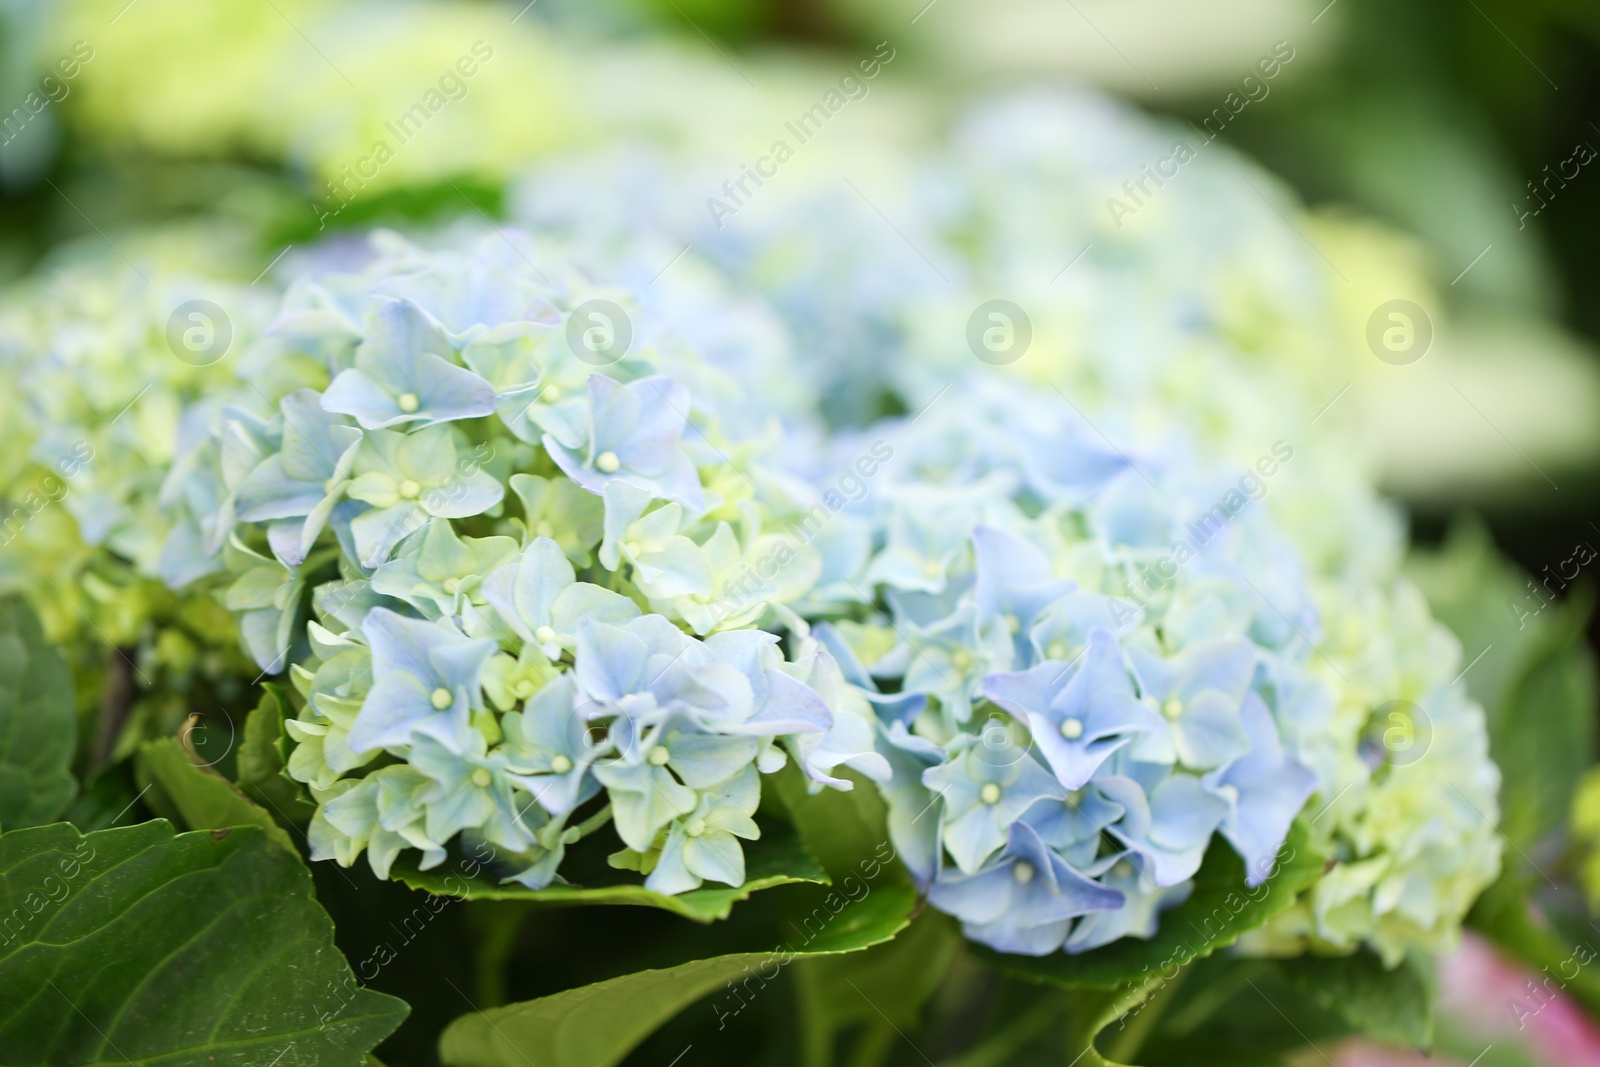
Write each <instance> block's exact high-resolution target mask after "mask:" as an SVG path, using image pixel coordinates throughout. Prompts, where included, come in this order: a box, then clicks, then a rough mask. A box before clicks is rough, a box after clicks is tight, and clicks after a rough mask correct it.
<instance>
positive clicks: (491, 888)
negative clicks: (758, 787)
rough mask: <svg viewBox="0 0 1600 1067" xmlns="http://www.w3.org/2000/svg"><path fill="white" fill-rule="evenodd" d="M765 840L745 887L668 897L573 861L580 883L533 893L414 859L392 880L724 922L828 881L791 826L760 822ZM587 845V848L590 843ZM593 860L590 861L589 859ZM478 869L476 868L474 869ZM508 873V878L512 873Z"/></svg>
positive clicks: (469, 895)
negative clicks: (743, 905)
mask: <svg viewBox="0 0 1600 1067" xmlns="http://www.w3.org/2000/svg"><path fill="white" fill-rule="evenodd" d="M760 826H761V838H760V839H759V840H757V841H751V842H747V843H746V844H745V846H744V852H745V883H744V884H743V885H741V886H738V887H732V886H711V885H707V886H705V887H703V888H700V889H694V890H690V891H689V892H687V893H680V894H678V895H677V896H667V895H666V894H663V893H656V892H653V891H651V890H649V889H646V888H645V887H644V886H643V885H642V884H641V883H640V882H639V876H638V875H636V874H633V873H631V872H627V871H618V870H612V869H609V868H607V867H605V866H604V865H603V864H600V863H595V862H589V863H587V864H585V863H584V862H583V857H572V859H574V860H576V862H575V863H574V862H569V863H567V864H564V865H563V871H564V872H565V873H566V874H567V876H568V877H570V878H572V879H573V880H574V881H575V882H576V883H577V884H573V885H553V886H549V887H547V888H545V889H529V888H527V887H526V886H523V885H519V884H517V883H516V882H504V881H501V880H500V879H499V878H497V877H495V873H496V872H494V871H491V870H490V869H489V868H487V867H485V868H483V869H482V870H478V871H476V872H475V874H474V875H473V876H471V877H469V876H467V875H465V874H463V873H462V865H461V864H444V865H441V866H439V867H435V868H433V869H432V870H428V871H423V870H418V869H417V866H416V861H415V859H414V858H402V859H401V860H400V861H399V862H397V863H396V864H395V865H394V871H393V877H394V878H396V879H398V880H399V881H401V882H404V883H405V884H406V885H408V886H410V887H412V888H413V889H422V890H426V891H427V892H429V893H432V894H434V895H435V896H441V897H464V898H466V899H468V900H527V901H533V902H537V903H540V904H548V905H555V906H568V907H571V906H576V905H584V904H632V905H637V906H641V907H647V908H660V909H661V910H663V911H670V912H672V913H673V914H675V915H681V916H683V917H684V918H686V919H693V920H695V921H696V922H707V923H708V922H714V921H716V920H718V919H726V918H727V917H728V913H729V912H730V911H732V910H733V906H734V905H735V904H737V903H738V902H739V901H741V900H746V899H748V898H749V896H750V894H752V893H755V892H757V891H759V890H762V889H770V888H771V887H773V886H779V885H788V884H791V883H794V882H822V883H826V882H827V881H828V875H827V872H825V871H824V870H823V869H822V868H821V867H820V866H818V864H817V861H816V860H815V859H814V858H812V856H811V854H810V853H809V852H807V851H806V849H805V846H804V845H802V844H801V843H800V838H799V836H798V835H797V834H796V833H795V831H794V828H793V827H792V826H790V825H789V824H787V823H785V822H783V821H781V820H777V819H762V820H760ZM583 844H585V845H588V844H589V842H587V841H586V842H584V843H583ZM591 859H592V857H591ZM472 866H473V867H477V866H478V865H477V864H472ZM506 873H510V871H509V870H508V871H507V872H506Z"/></svg>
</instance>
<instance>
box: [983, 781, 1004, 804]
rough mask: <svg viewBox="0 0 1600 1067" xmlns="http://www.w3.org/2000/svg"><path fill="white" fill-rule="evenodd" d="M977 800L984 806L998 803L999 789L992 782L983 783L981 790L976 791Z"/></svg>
mask: <svg viewBox="0 0 1600 1067" xmlns="http://www.w3.org/2000/svg"><path fill="white" fill-rule="evenodd" d="M978 799H979V800H981V801H983V802H984V803H985V804H998V803H1000V787H999V786H997V785H995V784H994V783H993V782H985V783H984V786H983V788H982V789H980V790H978Z"/></svg>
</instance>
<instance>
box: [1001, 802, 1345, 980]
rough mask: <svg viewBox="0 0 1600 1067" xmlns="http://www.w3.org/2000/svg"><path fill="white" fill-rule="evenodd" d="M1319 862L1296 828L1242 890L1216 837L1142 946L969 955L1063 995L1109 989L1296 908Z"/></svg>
mask: <svg viewBox="0 0 1600 1067" xmlns="http://www.w3.org/2000/svg"><path fill="white" fill-rule="evenodd" d="M1324 866H1325V862H1324V859H1323V857H1322V856H1321V855H1320V854H1319V853H1318V852H1317V850H1316V849H1315V848H1314V847H1313V846H1312V843H1311V835H1310V833H1309V831H1308V830H1307V829H1306V827H1305V826H1304V825H1303V824H1302V823H1301V822H1300V821H1298V820H1297V821H1296V822H1295V824H1294V825H1293V826H1292V827H1290V829H1289V836H1288V839H1287V840H1286V841H1285V842H1284V845H1283V848H1281V849H1280V850H1279V852H1278V862H1277V867H1276V869H1275V870H1274V871H1273V873H1272V876H1271V877H1270V878H1268V879H1267V880H1266V881H1265V882H1263V883H1262V884H1261V885H1258V886H1256V887H1255V888H1254V889H1251V888H1248V887H1247V886H1246V885H1245V870H1244V861H1242V860H1241V859H1239V857H1238V855H1237V854H1236V853H1235V852H1234V851H1233V849H1232V848H1230V847H1229V846H1228V844H1227V843H1226V842H1225V841H1223V840H1222V839H1221V838H1220V837H1219V838H1217V839H1215V840H1213V841H1212V843H1211V847H1210V848H1209V849H1208V850H1207V851H1206V857H1205V861H1204V862H1203V863H1201V865H1200V870H1199V871H1198V872H1197V873H1196V874H1195V878H1194V892H1192V893H1191V894H1190V895H1189V899H1188V900H1186V901H1184V902H1183V903H1182V904H1179V905H1178V906H1177V907H1175V908H1172V909H1170V910H1169V911H1166V912H1164V913H1163V914H1162V916H1161V924H1160V927H1159V929H1157V931H1156V934H1155V936H1154V937H1152V938H1150V939H1149V940H1148V941H1143V940H1139V939H1138V938H1123V939H1122V940H1120V941H1115V942H1112V943H1111V944H1109V945H1105V946H1104V947H1102V948H1097V949H1093V950H1092V951H1089V952H1084V953H1081V954H1079V955H1076V956H1069V955H1067V954H1066V953H1064V952H1058V953H1054V954H1052V955H1049V956H1039V957H1032V956H1014V955H1008V954H1006V953H1001V952H995V951H993V950H992V949H987V948H982V947H978V948H976V949H975V951H976V953H977V954H978V956H979V958H980V959H983V960H985V961H987V962H988V963H989V964H991V965H992V966H994V967H997V968H999V969H1000V970H1003V971H1006V972H1007V973H1010V974H1014V975H1017V976H1018V977H1021V978H1029V979H1032V980H1034V981H1038V982H1049V983H1052V984H1054V985H1059V986H1064V987H1066V988H1069V989H1115V988H1117V987H1119V986H1124V985H1127V984H1130V983H1139V982H1144V981H1146V980H1148V979H1150V978H1151V977H1152V976H1154V975H1156V974H1163V973H1168V972H1170V971H1171V970H1172V969H1174V968H1178V967H1182V966H1183V965H1184V964H1186V963H1188V962H1189V961H1191V960H1195V959H1201V958H1204V957H1206V956H1209V955H1211V954H1212V953H1213V952H1215V951H1216V950H1217V949H1219V948H1222V947H1224V946H1226V945H1231V944H1232V943H1233V942H1234V941H1237V940H1238V939H1239V937H1240V936H1241V935H1243V934H1245V933H1247V932H1248V931H1250V930H1254V929H1255V928H1256V927H1258V926H1261V925H1262V924H1263V923H1265V922H1266V921H1267V920H1268V919H1270V918H1271V917H1272V916H1274V915H1276V914H1277V913H1278V912H1280V911H1282V910H1284V909H1285V908H1287V907H1288V906H1289V905H1290V904H1292V903H1294V899H1295V897H1296V895H1297V894H1299V892H1300V890H1302V889H1304V888H1305V887H1306V886H1308V885H1310V884H1311V883H1312V882H1314V881H1316V879H1317V878H1318V877H1319V876H1321V874H1322V872H1323V868H1324Z"/></svg>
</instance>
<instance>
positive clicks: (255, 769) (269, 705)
mask: <svg viewBox="0 0 1600 1067" xmlns="http://www.w3.org/2000/svg"><path fill="white" fill-rule="evenodd" d="M261 689H262V693H261V702H260V703H259V704H257V705H256V707H255V710H253V711H251V712H250V714H249V716H248V717H247V718H246V719H245V721H244V740H243V741H242V742H240V744H239V757H238V761H237V767H236V770H235V777H236V778H237V779H238V785H239V789H240V790H241V791H243V792H244V794H245V795H246V796H248V797H249V798H250V799H252V800H254V801H256V802H257V803H258V804H262V805H265V806H266V807H267V808H269V809H271V810H272V811H274V812H276V813H277V815H278V817H279V818H280V819H282V820H284V821H285V822H294V823H297V824H304V823H306V822H309V821H310V819H311V816H312V814H313V813H314V810H315V809H314V808H313V807H312V805H311V804H309V803H308V802H307V801H306V800H305V798H304V797H303V796H302V791H303V787H302V786H301V785H300V784H299V783H298V782H294V781H291V780H290V779H289V777H288V776H287V775H286V774H285V773H284V766H285V762H286V757H285V752H286V749H287V740H286V737H285V734H284V729H283V720H284V719H285V718H287V717H288V715H289V710H290V709H289V703H288V696H287V694H285V693H284V691H283V690H282V689H280V688H279V687H278V686H276V685H273V684H271V683H270V682H269V683H267V684H266V685H263V686H262V687H261Z"/></svg>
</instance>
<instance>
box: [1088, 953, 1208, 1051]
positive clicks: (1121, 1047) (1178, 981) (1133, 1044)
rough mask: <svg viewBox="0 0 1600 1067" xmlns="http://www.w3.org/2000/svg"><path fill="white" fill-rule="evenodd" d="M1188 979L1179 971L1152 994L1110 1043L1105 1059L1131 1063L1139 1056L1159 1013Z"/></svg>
mask: <svg viewBox="0 0 1600 1067" xmlns="http://www.w3.org/2000/svg"><path fill="white" fill-rule="evenodd" d="M1188 977H1189V972H1188V971H1187V970H1180V971H1179V972H1178V973H1177V974H1175V975H1173V976H1172V978H1171V979H1170V980H1168V981H1167V983H1166V984H1165V985H1163V986H1162V987H1161V988H1160V989H1158V990H1156V991H1155V992H1154V993H1152V994H1151V995H1150V997H1149V998H1148V999H1147V1000H1146V1001H1145V1002H1144V1005H1143V1006H1142V1007H1141V1008H1139V1010H1138V1014H1136V1015H1134V1017H1133V1019H1132V1021H1130V1022H1128V1023H1127V1024H1126V1025H1125V1026H1124V1027H1123V1028H1122V1032H1121V1033H1120V1034H1119V1035H1118V1036H1117V1038H1116V1040H1114V1041H1112V1042H1111V1047H1110V1049H1109V1050H1108V1051H1107V1053H1106V1057H1107V1058H1108V1059H1110V1060H1113V1061H1115V1062H1117V1063H1132V1062H1133V1057H1135V1056H1137V1055H1138V1054H1139V1049H1140V1048H1142V1047H1143V1046H1144V1042H1145V1039H1146V1038H1148V1037H1149V1036H1150V1031H1151V1030H1153V1029H1155V1025H1156V1023H1157V1022H1159V1021H1160V1020H1161V1013H1162V1012H1164V1011H1166V1009H1167V1006H1168V1005H1169V1004H1170V1003H1171V1001H1172V997H1173V995H1174V994H1175V993H1177V991H1178V987H1179V986H1180V985H1182V984H1183V982H1184V980H1185V979H1186V978H1188Z"/></svg>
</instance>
